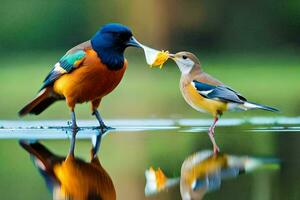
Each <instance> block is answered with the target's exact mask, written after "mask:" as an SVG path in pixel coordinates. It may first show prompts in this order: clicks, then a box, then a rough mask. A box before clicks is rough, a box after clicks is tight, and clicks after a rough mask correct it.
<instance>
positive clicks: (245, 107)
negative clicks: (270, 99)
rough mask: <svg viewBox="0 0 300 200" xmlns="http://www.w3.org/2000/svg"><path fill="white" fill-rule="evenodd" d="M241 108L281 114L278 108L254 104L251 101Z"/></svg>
mask: <svg viewBox="0 0 300 200" xmlns="http://www.w3.org/2000/svg"><path fill="white" fill-rule="evenodd" d="M241 106H242V108H243V109H244V110H252V109H262V110H267V111H272V112H279V110H278V109H276V108H273V107H270V106H265V105H262V104H258V103H252V102H249V101H247V102H245V103H244V104H242V105H241Z"/></svg>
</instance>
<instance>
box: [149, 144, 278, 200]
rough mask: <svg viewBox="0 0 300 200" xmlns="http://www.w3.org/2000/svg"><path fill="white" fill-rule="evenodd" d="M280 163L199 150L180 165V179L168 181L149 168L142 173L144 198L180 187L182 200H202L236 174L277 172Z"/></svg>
mask: <svg viewBox="0 0 300 200" xmlns="http://www.w3.org/2000/svg"><path fill="white" fill-rule="evenodd" d="M278 168H280V160H278V159H276V158H256V157H249V156H235V155H230V154H226V153H219V154H217V155H215V154H214V153H213V152H212V151H210V150H202V151H199V152H196V153H193V154H192V155H189V156H188V157H187V158H186V159H185V160H184V162H183V163H182V165H181V172H180V177H174V178H169V177H167V176H166V175H165V174H164V172H163V170H162V169H160V168H158V170H155V169H153V168H152V167H151V168H150V169H148V170H146V171H145V177H146V186H145V194H146V196H150V195H154V194H158V193H159V192H162V191H164V190H167V189H168V188H170V187H175V186H176V185H179V186H180V194H181V198H182V199H183V200H196V199H199V200H200V199H203V198H204V196H205V195H206V194H207V193H208V192H212V191H215V190H218V189H219V188H220V187H221V183H222V182H223V180H225V179H228V178H237V177H238V176H239V175H240V174H244V173H250V172H253V171H254V170H256V169H270V170H271V169H278Z"/></svg>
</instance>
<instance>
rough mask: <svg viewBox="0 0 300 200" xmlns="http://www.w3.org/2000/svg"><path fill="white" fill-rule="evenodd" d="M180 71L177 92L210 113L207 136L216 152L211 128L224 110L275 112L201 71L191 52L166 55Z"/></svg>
mask: <svg viewBox="0 0 300 200" xmlns="http://www.w3.org/2000/svg"><path fill="white" fill-rule="evenodd" d="M169 57H170V58H171V59H172V60H174V61H175V63H176V64H177V66H178V68H179V70H180V71H181V78H180V84H179V85H180V91H181V93H182V96H183V98H184V99H185V101H186V102H187V103H188V104H189V105H190V106H191V107H192V108H193V109H195V110H197V111H199V112H206V113H210V114H211V115H212V116H213V118H214V121H213V123H212V125H211V126H210V127H209V129H208V135H209V138H210V140H211V142H212V145H213V150H214V152H215V153H218V152H219V151H220V149H219V147H218V145H217V143H216V141H215V138H214V129H215V126H216V124H217V122H218V120H219V118H220V117H221V116H222V114H223V113H224V112H226V111H246V110H252V109H262V110H266V111H272V112H278V109H276V108H272V107H270V106H265V105H262V104H258V103H253V102H250V101H248V100H247V99H246V98H245V97H244V96H242V95H241V94H240V93H239V92H237V91H235V90H233V89H232V88H231V87H228V86H226V85H225V84H224V83H222V82H221V81H219V80H218V79H216V78H214V77H212V76H211V75H209V74H207V73H205V72H204V71H203V69H202V67H201V63H200V61H199V59H198V58H197V57H196V56H195V55H194V54H193V53H191V52H186V51H182V52H178V53H176V54H169Z"/></svg>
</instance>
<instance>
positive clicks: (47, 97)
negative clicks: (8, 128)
mask: <svg viewBox="0 0 300 200" xmlns="http://www.w3.org/2000/svg"><path fill="white" fill-rule="evenodd" d="M56 100H57V99H56V98H55V97H53V96H52V89H51V88H45V89H43V90H42V91H41V92H40V93H39V94H38V95H37V97H35V98H34V99H33V100H32V101H31V102H29V103H28V104H27V105H26V106H24V107H23V108H22V109H21V110H20V111H19V116H24V115H26V114H28V113H29V114H35V115H38V114H40V113H41V112H43V111H44V110H45V109H46V108H48V107H49V106H50V105H51V104H52V103H54V102H55V101H56Z"/></svg>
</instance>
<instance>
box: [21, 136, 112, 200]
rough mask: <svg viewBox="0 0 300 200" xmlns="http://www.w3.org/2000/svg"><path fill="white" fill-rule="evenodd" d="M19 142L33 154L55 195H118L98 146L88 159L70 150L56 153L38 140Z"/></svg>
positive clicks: (108, 199) (106, 199)
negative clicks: (101, 159)
mask: <svg viewBox="0 0 300 200" xmlns="http://www.w3.org/2000/svg"><path fill="white" fill-rule="evenodd" d="M99 138H100V135H99V136H97V139H96V143H97V142H99ZM19 143H20V145H21V146H22V147H23V148H24V149H25V150H26V151H27V152H28V153H29V154H30V156H31V159H32V161H33V163H34V164H35V166H36V168H37V169H38V171H39V172H40V174H41V176H42V177H43V178H44V179H45V182H46V184H47V187H48V189H49V190H50V192H52V194H53V199H74V200H76V199H78V200H82V199H102V200H115V199H116V191H115V187H114V183H113V181H112V179H111V177H110V175H109V174H108V173H107V171H106V170H105V169H104V168H103V166H102V165H101V163H100V160H99V158H98V156H97V150H98V149H97V147H96V146H95V147H93V148H91V151H90V162H86V161H83V160H82V159H80V158H77V157H75V156H74V155H72V154H70V153H69V154H68V155H67V156H60V155H56V154H54V153H52V152H51V151H50V150H49V149H47V147H45V146H44V145H43V144H42V143H40V142H37V141H35V142H32V143H31V142H30V141H26V140H20V141H19Z"/></svg>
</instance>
